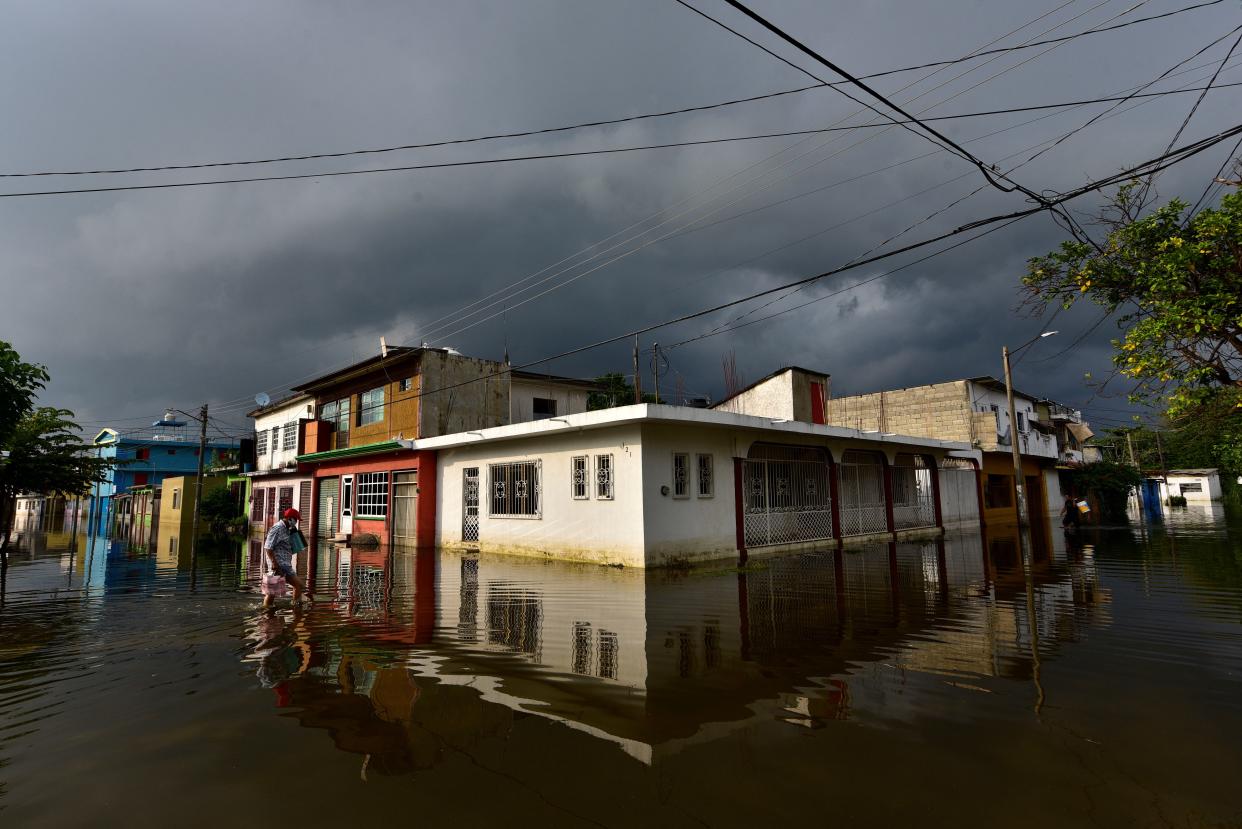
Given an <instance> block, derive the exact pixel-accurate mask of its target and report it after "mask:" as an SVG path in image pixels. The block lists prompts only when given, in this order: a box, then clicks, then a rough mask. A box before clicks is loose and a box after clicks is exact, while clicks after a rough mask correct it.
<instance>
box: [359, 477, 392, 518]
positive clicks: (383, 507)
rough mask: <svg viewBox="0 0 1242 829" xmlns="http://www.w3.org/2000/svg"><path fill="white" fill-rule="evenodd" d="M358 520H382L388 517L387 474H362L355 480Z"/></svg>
mask: <svg viewBox="0 0 1242 829" xmlns="http://www.w3.org/2000/svg"><path fill="white" fill-rule="evenodd" d="M354 486H355V487H356V492H357V498H358V501H357V507H356V508H355V510H354V512H355V513H356V514H357V516H358V517H359V518H384V517H385V516H387V515H388V473H387V472H362V473H359V474H358V476H357V477H356V479H355V482H354Z"/></svg>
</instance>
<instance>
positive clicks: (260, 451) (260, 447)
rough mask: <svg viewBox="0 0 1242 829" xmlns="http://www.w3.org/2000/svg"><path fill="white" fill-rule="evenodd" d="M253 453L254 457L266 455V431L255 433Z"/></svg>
mask: <svg viewBox="0 0 1242 829" xmlns="http://www.w3.org/2000/svg"><path fill="white" fill-rule="evenodd" d="M254 452H255V454H256V455H266V454H267V430H266V429H261V430H259V431H258V432H255V440H254Z"/></svg>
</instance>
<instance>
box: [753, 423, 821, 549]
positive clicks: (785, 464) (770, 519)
mask: <svg viewBox="0 0 1242 829" xmlns="http://www.w3.org/2000/svg"><path fill="white" fill-rule="evenodd" d="M742 469H743V472H742V480H743V487H744V489H743V492H742V497H743V509H744V516H743V531H744V535H745V540H746V546H747V547H764V546H767V545H771V544H791V543H795V542H800V541H819V540H822V539H828V538H832V491H831V489H830V487H829V481H828V469H829V467H828V455H827V453H826V452H825V451H824V450H823V449H817V448H815V447H811V446H773V445H768V444H761V443H759V444H755V445H754V446H752V447H751V449H750V453H749V455H748V457H747V458H746V460H745V461H743V462H742Z"/></svg>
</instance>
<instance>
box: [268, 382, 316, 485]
mask: <svg viewBox="0 0 1242 829" xmlns="http://www.w3.org/2000/svg"><path fill="white" fill-rule="evenodd" d="M314 416H315V401H314V400H311V399H310V398H303V399H301V400H296V401H292V402H290V403H288V404H287V405H284V406H281V407H279V408H276V409H272V410H270V411H267V412H264V413H263V414H260V415H259V416H258V417H256V418H255V419H254V430H255V432H256V433H258V432H263V431H266V432H267V451H266V452H264V453H263V454H261V455H259V456H258V457H256V458H255V468H256V469H257V470H258V471H259V472H266V471H267V470H269V469H281V468H282V467H284V465H285V464H286V463H290V464H291V463H293V461H294V458H295V457H296V456H297V454H298V450H297V446H296V445H295V446H294V447H293V448H292V449H282V448H281V446H282V445H283V443H284V440H283V438H284V426H285V424H286V423H292V424H294V426H295V427H296V426H297V422H298V420H309V419H312V418H314ZM273 427H280V430H281V432H280V434H281V439H279V440H277V441H276V446H275V451H273V447H272V428H273Z"/></svg>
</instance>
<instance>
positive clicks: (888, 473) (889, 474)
mask: <svg viewBox="0 0 1242 829" xmlns="http://www.w3.org/2000/svg"><path fill="white" fill-rule="evenodd" d="M880 461H881V463H882V464H883V465H884V518H885V520H887V521H888V531H889V532H890V533H891V532H893V528H894V527H895V526H897V521H896V519H895V518H894V517H893V465H892V464H890V463H889V462H888V456H887V455H883V454H881V455H880Z"/></svg>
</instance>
